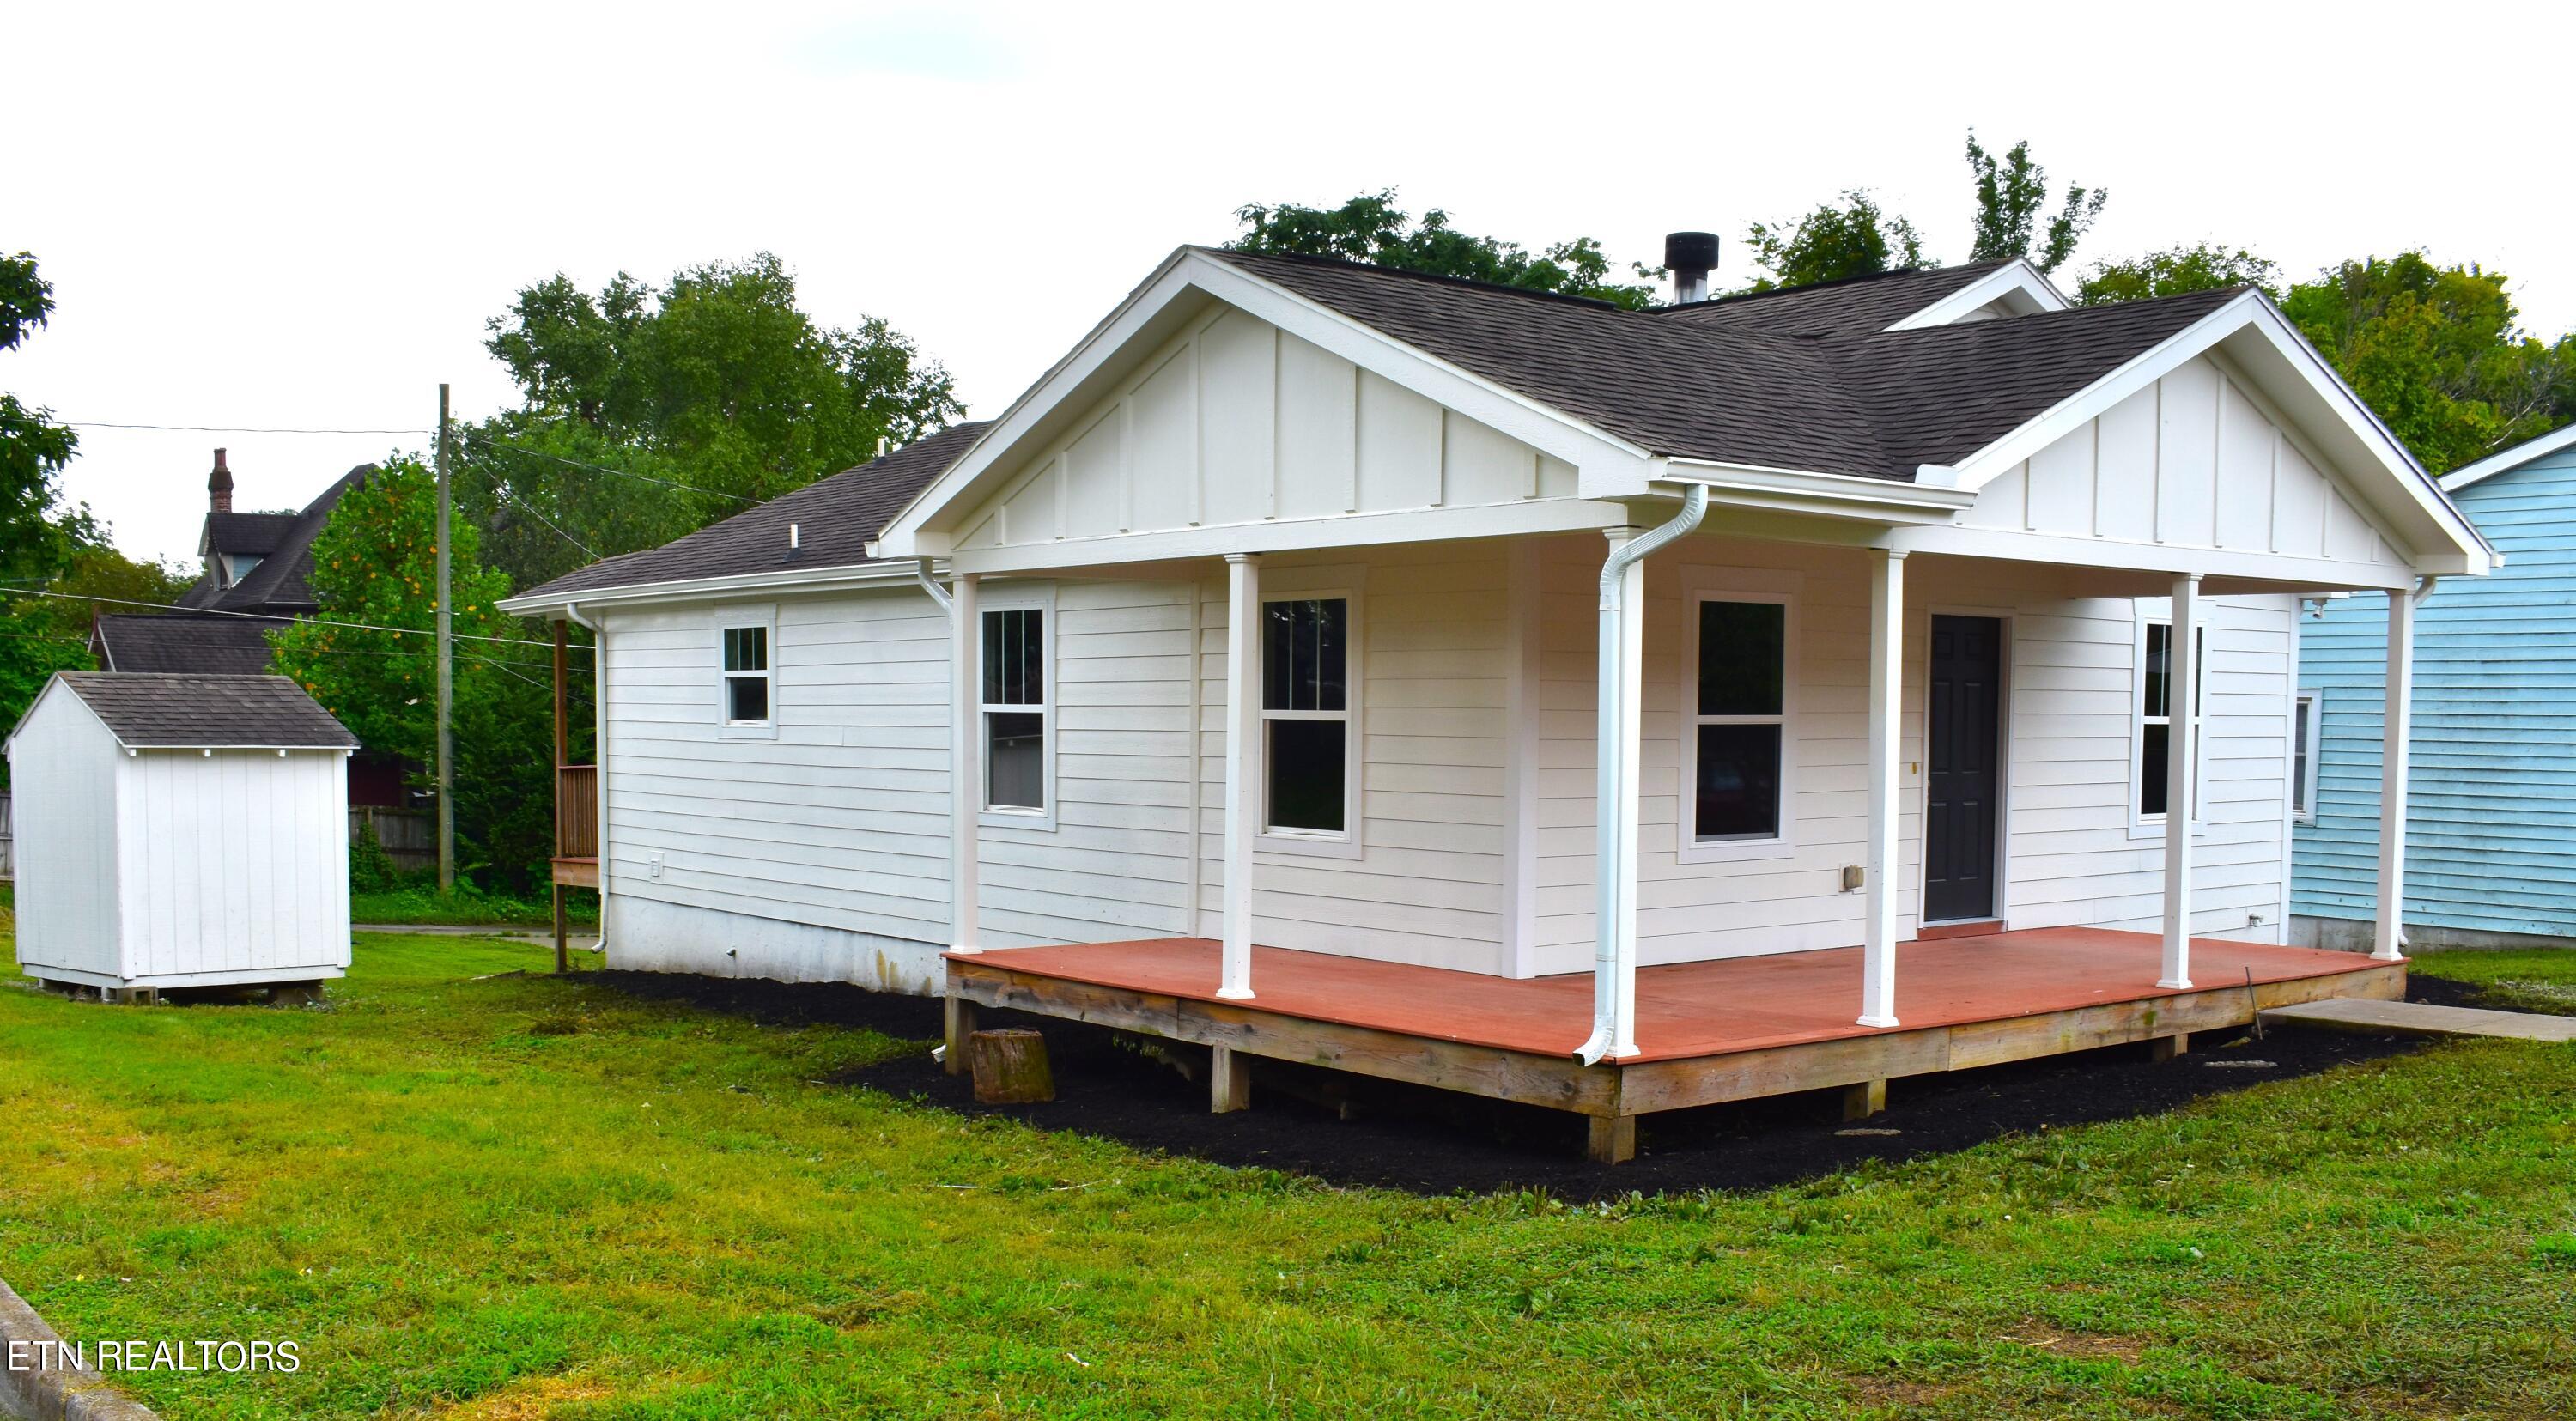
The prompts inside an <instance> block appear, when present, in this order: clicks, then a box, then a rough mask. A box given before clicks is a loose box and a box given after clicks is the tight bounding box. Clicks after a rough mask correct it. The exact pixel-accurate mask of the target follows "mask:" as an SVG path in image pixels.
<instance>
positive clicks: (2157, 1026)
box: [947, 949, 2406, 1163]
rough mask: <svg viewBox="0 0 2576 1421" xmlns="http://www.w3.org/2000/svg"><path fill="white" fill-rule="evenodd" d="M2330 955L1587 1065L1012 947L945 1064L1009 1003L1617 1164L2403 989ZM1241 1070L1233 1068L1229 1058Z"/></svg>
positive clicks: (985, 968) (971, 975)
mask: <svg viewBox="0 0 2576 1421" xmlns="http://www.w3.org/2000/svg"><path fill="white" fill-rule="evenodd" d="M2275 950H2276V951H2279V950H2278V949H2275ZM2319 956H2320V957H2324V956H2327V955H2326V954H2319ZM2332 956H2333V957H2336V958H2339V959H2340V961H2339V962H2331V963H2324V964H2321V965H2320V968H2319V970H2317V971H2315V972H2313V973H2310V974H2308V975H2300V976H2288V977H2283V978H2279V979H2276V980H2269V981H2258V982H2250V983H2249V982H2247V981H2243V980H2239V981H2236V982H2233V983H2229V982H2225V981H2218V982H2211V983H2207V984H2204V985H2202V986H2200V987H2199V988H2197V989H2195V990H2189V991H2182V992H2164V991H2158V990H2152V989H2150V990H2145V991H2140V992H2138V993H2137V994H2136V995H2135V996H2131V997H2126V998H2124V999H2121V1000H2112V1001H2100V1002H2094V1003H2091V1004H2087V1005H2082V1006H2073V1007H2065V1008H2060V1009H2054V1010H2044V1011H2035V1012H2019V1013H2008V1014H1999V1015H1993V1016H1984V1017H1978V1018H1975V1019H1970V1020H1954V1021H1946V1022H1937V1023H1936V1024H1929V1025H1925V1026H1922V1027H1917V1028H1911V1029H1908V1028H1902V1027H1900V1028H1897V1029H1893V1030H1887V1031H1876V1032H1865V1033H1854V1034H1845V1035H1838V1036H1832V1037H1829V1038H1827V1039H1821V1040H1805V1041H1795V1042H1791V1043H1787V1044H1777V1045H1767V1046H1751V1047H1749V1048H1747V1049H1740V1050H1738V1049H1725V1048H1724V1047H1723V1046H1719V1047H1718V1048H1717V1049H1710V1050H1705V1051H1698V1052H1696V1053H1694V1054H1689V1055H1668V1056H1662V1057H1647V1058H1639V1059H1633V1060H1630V1061H1627V1062H1603V1063H1601V1064H1599V1065H1593V1066H1586V1065H1583V1064H1581V1063H1580V1062H1579V1061H1577V1060H1576V1059H1575V1058H1574V1057H1573V1056H1572V1055H1571V1054H1570V1053H1569V1054H1556V1053H1552V1052H1548V1051H1542V1050H1531V1049H1518V1048H1515V1047H1511V1046H1504V1045H1495V1044H1488V1043H1479V1042H1472V1041H1460V1040H1454V1039H1442V1038H1441V1037H1439V1036H1437V1035H1430V1034H1424V1033H1421V1032H1415V1031H1405V1030H1395V1029H1388V1028H1387V1027H1384V1026H1378V1025H1363V1024H1356V1023H1353V1022H1350V1021H1335V1020H1327V1019H1323V1018H1321V1017H1318V1016H1315V1015H1311V1014H1303V1013H1297V1014H1292V1013H1289V1012H1285V1011H1279V1010H1273V1009H1266V1008H1264V1007H1263V1006H1262V1004H1261V1002H1260V1001H1259V1000H1258V999H1255V1000H1253V1001H1250V1002H1236V1001H1220V1000H1214V999H1210V998H1203V997H1199V996H1195V995H1190V994H1187V993H1181V992H1164V991H1153V990H1144V989H1140V988H1138V987H1135V986H1129V985H1117V984H1111V983H1103V982H1097V981H1081V980H1075V979H1073V978H1070V977H1068V976H1066V975H1064V974H1063V972H1062V971H1061V970H1060V969H1058V970H1047V969H1046V968H1044V967H1042V966H1040V965H1039V964H1037V963H1034V962H1028V963H1014V962H1013V960H1012V959H1013V957H1014V954H1013V953H1012V952H1010V951H1007V950H1006V951H998V952H988V953H984V954H980V955H976V956H971V957H954V956H952V957H951V958H949V959H948V979H947V985H948V998H949V1012H948V1047H949V1049H948V1054H947V1060H948V1061H949V1063H950V1069H952V1070H953V1069H956V1068H957V1066H958V1064H959V1063H960V1062H961V1061H962V1058H963V1054H964V1053H963V1047H964V1043H965V1037H966V1035H967V1034H969V1033H971V1032H972V1031H973V1030H974V1017H975V1009H976V1008H977V1007H996V1008H1009V1009H1013V1010H1018V1011H1025V1012H1030V1013H1033V1014H1036V1015H1040V1016H1052V1017H1060V1018H1064V1019H1066V1020H1071V1021H1081V1022H1088V1023H1091V1024H1093V1025H1097V1026H1106V1027H1110V1028H1112V1029H1115V1030H1119V1031H1129V1032H1135V1033H1137V1034H1139V1035H1145V1036H1156V1037H1163V1038H1166V1039H1170V1040H1174V1041H1186V1042H1191V1043H1194V1044H1197V1045H1202V1046H1208V1047H1212V1048H1215V1050H1216V1051H1217V1052H1218V1053H1219V1054H1220V1055H1222V1056H1226V1057H1228V1058H1230V1057H1232V1056H1234V1055H1243V1056H1254V1057H1261V1058H1264V1059H1268V1060H1278V1061H1293V1062H1297V1063H1299V1064H1302V1065H1310V1066H1322V1067H1326V1068H1329V1069H1332V1070H1340V1071H1351V1072H1356V1073H1358V1074H1361V1075H1368V1076H1377V1077H1380V1078H1382V1079H1387V1080H1397V1081H1406V1082H1411V1083H1413V1084H1416V1085H1426V1086H1433V1087H1437V1088H1439V1089H1442V1090H1454V1091H1461V1092H1464V1093H1467V1094H1470V1095H1481V1096H1487V1097H1490V1098H1493V1099H1497V1100H1510V1101H1518V1102H1521V1103H1523V1104H1529V1105H1540V1106H1546V1107H1549V1108H1551V1109H1556V1110H1564V1111H1570V1112H1573V1113H1575V1114H1579V1115H1585V1116H1589V1117H1591V1118H1592V1119H1593V1121H1594V1128H1593V1130H1592V1139H1591V1153H1592V1154H1593V1156H1594V1157H1595V1158H1597V1159H1602V1160H1605V1161H1608V1162H1613V1163H1615V1162H1617V1161H1620V1160H1624V1159H1626V1158H1629V1157H1630V1156H1631V1155H1632V1154H1633V1153H1634V1150H1635V1117H1637V1116H1640V1115H1647V1114H1652V1113H1654V1112H1656V1111H1663V1110H1681V1109H1686V1108H1688V1107H1691V1106H1697V1105H1710V1104H1715V1103H1718V1102H1721V1101H1730V1100H1746V1099H1751V1098H1754V1097H1758V1096H1769V1095H1783V1094H1788V1093H1791V1092H1796V1091H1810V1090H1825V1089H1831V1088H1835V1087H1846V1088H1849V1094H1848V1095H1847V1096H1846V1110H1847V1112H1848V1111H1855V1110H1856V1111H1858V1112H1859V1113H1863V1114H1865V1113H1868V1112H1870V1111H1872V1110H1875V1109H1877V1108H1880V1107H1882V1106H1883V1105H1884V1102H1885V1083H1886V1082H1887V1081H1888V1080H1890V1079H1893V1078H1897V1077H1903V1076H1917V1075H1929V1074H1932V1073H1935V1072H1940V1071H1957V1070H1967V1069H1971V1068H1974V1067H1978V1066H1992V1065H2000V1064H2003V1063H2005V1062H2009V1061H2022V1060H2028V1059H2031V1058H2033V1057H2037V1056H2050V1055H2057V1054H2061V1053H2065V1052H2070V1051H2084V1050H2090V1049H2092V1048H2095V1047H2100V1046H2114V1045H2119V1044H2122V1043H2125V1042H2143V1041H2165V1042H2168V1043H2169V1044H2170V1046H2171V1047H2172V1048H2173V1049H2180V1048H2181V1046H2182V1044H2183V1042H2184V1041H2185V1040H2186V1039H2187V1038H2188V1036H2189V1034H2190V1033H2192V1032H2202V1031H2221V1030H2227V1029H2230V1028H2235V1027H2242V1026H2246V1025H2249V1024H2250V1023H2252V1021H2253V1020H2254V1017H2255V1014H2256V1013H2257V1012H2258V1011H2262V1010H2268V1009H2270V1008H2274V1007H2281V1006H2289V1005H2293V1004H2296V1003H2301V1002H2311V1001H2318V1000H2322V999H2326V998H2331V997H2365V998H2381V999H2393V998H2398V997H2402V996H2403V995H2404V994H2405V987H2406V968H2405V964H2403V963H2382V962H2374V961H2371V960H2369V959H2366V958H2360V957H2350V956H2344V955H2342V954H2333V955H2332ZM2346 963H2348V964H2350V965H2349V966H2348V967H2346V966H2344V965H2343V964H2346ZM1695 965H1697V966H1706V967H1710V968H1723V967H1724V966H1726V964H1716V963H1712V964H1695ZM1408 970H1413V971H1424V972H1431V971H1433V970H1434V969H1408ZM1438 975H1442V976H1446V975H1455V974H1438ZM1513 985H1522V984H1513ZM1650 1044H1651V1043H1650ZM1238 1064H1239V1063H1235V1062H1232V1061H1231V1060H1230V1059H1229V1061H1228V1065H1229V1067H1233V1066H1236V1065H1238ZM1219 1077H1220V1079H1221V1080H1222V1081H1224V1082H1225V1086H1226V1089H1227V1090H1229V1091H1231V1092H1232V1093H1233V1094H1232V1095H1231V1096H1230V1097H1229V1099H1228V1100H1226V1101H1220V1102H1216V1108H1218V1109H1228V1108H1235V1109H1239V1108H1241V1107H1242V1105H1243V1104H1244V1103H1245V1101H1244V1100H1243V1099H1242V1098H1241V1096H1242V1085H1241V1081H1242V1079H1243V1077H1242V1073H1241V1072H1240V1070H1239V1069H1228V1070H1225V1071H1221V1072H1219Z"/></svg>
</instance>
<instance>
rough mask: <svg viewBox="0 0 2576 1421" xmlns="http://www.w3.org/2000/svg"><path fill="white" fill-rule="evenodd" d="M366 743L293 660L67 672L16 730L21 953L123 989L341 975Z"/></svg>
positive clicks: (42, 973)
mask: <svg viewBox="0 0 2576 1421" xmlns="http://www.w3.org/2000/svg"><path fill="white" fill-rule="evenodd" d="M357 746H358V741H357V738H356V737H355V736H352V735H351V734H350V733H349V732H348V730H347V729H345V728H344V727H342V726H341V724H340V722H339V721H337V720H334V719H333V718H332V717H331V713H330V712H328V711H326V710H324V709H323V708H322V707H321V706H320V705H318V704H316V703H315V701H314V700H313V698H312V697H311V696H308V695H306V694H305V693H304V690H303V688H302V687H300V686H298V685H296V684H295V683H294V682H293V681H290V680H288V679H286V678H285V677H283V676H198V675H166V674H156V673H145V672H102V671H65V672H60V673H57V674H56V675H55V677H54V678H53V679H52V680H51V681H49V682H47V683H46V685H45V688H44V690H42V691H41V692H39V693H38V694H37V696H36V700H35V703H34V704H33V705H31V706H29V707H28V708H27V713H26V715H25V716H23V717H22V718H20V720H19V722H18V727H17V729H16V730H14V731H12V732H10V735H9V740H8V755H9V773H10V778H11V782H12V789H13V792H14V793H15V795H16V813H17V828H18V839H17V846H18V890H17V893H18V963H19V966H20V967H21V968H22V969H23V970H24V971H25V972H26V973H27V975H29V976H31V977H36V978H39V979H42V980H44V981H46V982H49V983H55V984H60V985H63V986H81V987H93V988H97V989H99V990H100V991H102V992H106V993H116V994H120V995H121V994H125V993H129V992H132V991H133V990H135V989H137V988H152V989H155V990H156V991H158V990H169V989H173V988H180V987H211V986H233V985H245V984H295V983H314V984H318V983H320V982H321V981H322V980H324V979H326V978H331V977H338V976H340V975H342V974H343V973H345V972H346V971H347V970H348V967H349V849H348V819H349V812H348V811H349V788H348V768H347V761H348V757H349V753H350V752H351V751H353V750H355V749H356V748H357Z"/></svg>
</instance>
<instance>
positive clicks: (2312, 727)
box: [2290, 691, 2325, 824]
mask: <svg viewBox="0 0 2576 1421" xmlns="http://www.w3.org/2000/svg"><path fill="white" fill-rule="evenodd" d="M2324 709H2325V701H2324V698H2323V697H2321V696H2319V695H2318V694H2317V693H2316V692H2314V691H2301V692H2300V693H2299V697H2298V699H2297V700H2296V701H2294V702H2292V703H2291V708H2290V815H2291V817H2292V818H2294V819H2297V820H2299V821H2300V822H2301V823H2304V824H2313V823H2315V822H2316V820H2317V748H2318V744H2319V741H2318V729H2319V726H2318V716H2319V714H2320V713H2321V712H2322V711H2323V710H2324Z"/></svg>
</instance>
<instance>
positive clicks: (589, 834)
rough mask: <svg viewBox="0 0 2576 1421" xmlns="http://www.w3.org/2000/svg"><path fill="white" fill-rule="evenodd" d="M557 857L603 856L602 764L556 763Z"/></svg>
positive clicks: (588, 857) (584, 857)
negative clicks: (600, 806)
mask: <svg viewBox="0 0 2576 1421" xmlns="http://www.w3.org/2000/svg"><path fill="white" fill-rule="evenodd" d="M555 857H556V858H563V859H594V858H597V857H599V767H598V766H596V765H557V766H555Z"/></svg>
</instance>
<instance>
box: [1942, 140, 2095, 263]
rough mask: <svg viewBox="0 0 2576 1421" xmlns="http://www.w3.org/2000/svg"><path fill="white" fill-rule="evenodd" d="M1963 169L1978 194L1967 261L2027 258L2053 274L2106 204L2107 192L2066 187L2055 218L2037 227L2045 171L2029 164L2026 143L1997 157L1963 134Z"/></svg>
mask: <svg viewBox="0 0 2576 1421" xmlns="http://www.w3.org/2000/svg"><path fill="white" fill-rule="evenodd" d="M1968 171H1969V172H1970V173H1972V174H1974V175H1975V177H1976V193H1977V217H1976V232H1977V237H1976V242H1975V243H1974V245H1973V246H1971V247H1970V249H1969V251H1968V260H1970V261H1978V262H1982V261H2009V260H2011V259H2013V258H2014V257H2028V258H2029V259H2030V263H2031V265H2033V266H2035V267H2038V268H2039V269H2040V270H2041V271H2055V270H2057V269H2058V268H2059V267H2061V266H2063V265H2065V264H2066V259H2067V258H2068V257H2071V256H2073V255H2075V244H2076V243H2077V242H2080V241H2082V240H2083V239H2084V233H2085V231H2086V230H2087V229H2088V228H2090V227H2091V226H2092V225H2093V222H2094V219H2096V218H2098V217H2100V216H2101V215H2102V206H2103V204H2105V203H2107V202H2109V201H2110V200H2111V190H2110V189H2108V188H2085V187H2076V186H2069V187H2068V188H2067V189H2066V192H2065V195H2064V197H2063V199H2062V200H2061V201H2060V203H2059V206H2058V209H2057V215H2056V216H2054V217H2051V218H2049V219H2048V224H2047V226H2045V227H2042V226H2041V225H2040V214H2041V213H2042V212H2044V211H2046V210H2047V207H2048V170H2047V169H2046V168H2043V167H2041V166H2040V165H2039V164H2037V163H2035V162H2033V161H2031V156H2030V140H2028V139H2024V140H2022V141H2021V142H2019V143H2016V144H2014V145H2013V146H2012V147H2011V148H2010V149H2008V150H2006V151H2005V153H2004V155H2003V157H2002V158H2000V159H1998V158H1996V157H1995V156H1994V155H1992V154H1990V153H1988V152H1987V151H1986V149H1985V145H1983V144H1981V143H1979V142H1978V141H1977V132H1976V130H1975V129H1970V130H1968Z"/></svg>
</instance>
